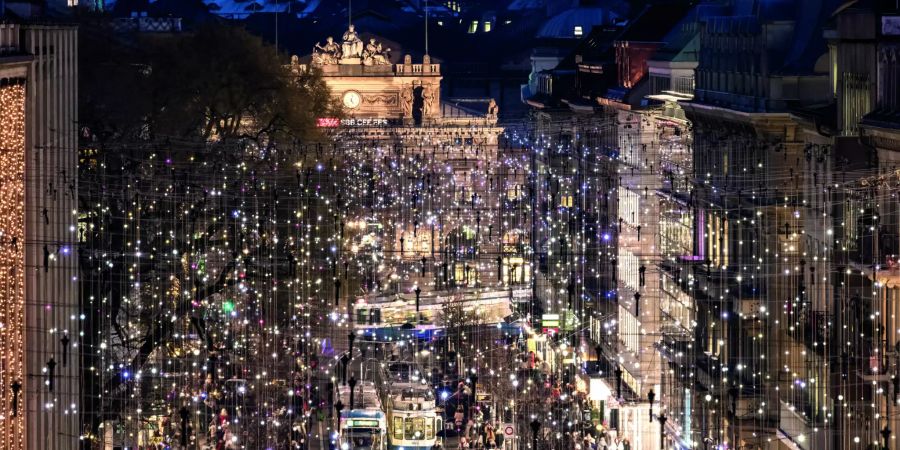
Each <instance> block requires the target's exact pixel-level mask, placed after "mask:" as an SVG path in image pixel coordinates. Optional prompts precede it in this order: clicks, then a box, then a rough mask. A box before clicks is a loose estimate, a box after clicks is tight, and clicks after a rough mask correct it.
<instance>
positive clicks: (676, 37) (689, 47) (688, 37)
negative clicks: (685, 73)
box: [651, 3, 726, 62]
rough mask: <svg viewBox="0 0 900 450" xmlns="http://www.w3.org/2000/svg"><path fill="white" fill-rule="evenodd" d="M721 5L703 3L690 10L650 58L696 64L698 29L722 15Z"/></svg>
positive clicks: (698, 46)
mask: <svg viewBox="0 0 900 450" xmlns="http://www.w3.org/2000/svg"><path fill="white" fill-rule="evenodd" d="M725 11H726V9H725V7H724V6H723V5H721V4H710V3H703V4H699V5H696V6H695V7H694V8H693V9H691V10H690V11H689V12H688V13H687V14H685V16H684V18H683V19H682V20H681V22H680V23H679V24H678V25H676V26H675V27H673V28H672V30H671V31H670V32H669V33H668V35H667V36H666V37H665V38H664V40H665V42H666V43H665V44H664V45H663V46H662V47H661V48H660V49H659V50H658V51H657V52H656V54H655V55H653V57H652V58H651V59H652V60H654V61H669V62H696V61H697V58H698V54H699V51H700V27H701V24H702V23H704V22H706V20H707V19H708V18H709V17H711V16H718V15H722V14H724V13H725Z"/></svg>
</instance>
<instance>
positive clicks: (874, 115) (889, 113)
mask: <svg viewBox="0 0 900 450" xmlns="http://www.w3.org/2000/svg"><path fill="white" fill-rule="evenodd" d="M861 122H862V124H863V125H868V126H872V127H878V128H892V129H900V111H897V110H893V109H891V110H888V109H876V110H874V111H872V112H870V113H869V114H866V115H865V116H863V118H862V121H861Z"/></svg>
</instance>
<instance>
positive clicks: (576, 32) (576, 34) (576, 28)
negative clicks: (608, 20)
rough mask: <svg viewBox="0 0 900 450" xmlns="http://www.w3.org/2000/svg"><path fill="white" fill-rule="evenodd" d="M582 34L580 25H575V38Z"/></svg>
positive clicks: (582, 30)
mask: <svg viewBox="0 0 900 450" xmlns="http://www.w3.org/2000/svg"><path fill="white" fill-rule="evenodd" d="M583 34H584V29H583V28H581V25H575V36H581V35H583Z"/></svg>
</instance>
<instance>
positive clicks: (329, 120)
mask: <svg viewBox="0 0 900 450" xmlns="http://www.w3.org/2000/svg"><path fill="white" fill-rule="evenodd" d="M316 126H317V127H319V128H337V127H339V126H341V119H338V118H337V117H319V118H318V119H316Z"/></svg>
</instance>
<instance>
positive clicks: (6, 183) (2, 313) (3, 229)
mask: <svg viewBox="0 0 900 450" xmlns="http://www.w3.org/2000/svg"><path fill="white" fill-rule="evenodd" d="M0 168H2V170H0V248H2V250H0V361H2V363H0V447H3V448H8V449H13V450H15V449H24V447H25V417H26V408H25V394H24V393H25V390H26V389H27V388H29V387H30V386H29V385H28V383H29V382H28V381H27V380H26V378H25V370H24V367H25V85H24V81H23V80H9V79H4V80H2V83H0ZM32 389H33V388H32Z"/></svg>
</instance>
